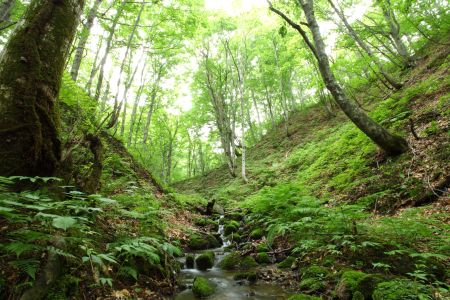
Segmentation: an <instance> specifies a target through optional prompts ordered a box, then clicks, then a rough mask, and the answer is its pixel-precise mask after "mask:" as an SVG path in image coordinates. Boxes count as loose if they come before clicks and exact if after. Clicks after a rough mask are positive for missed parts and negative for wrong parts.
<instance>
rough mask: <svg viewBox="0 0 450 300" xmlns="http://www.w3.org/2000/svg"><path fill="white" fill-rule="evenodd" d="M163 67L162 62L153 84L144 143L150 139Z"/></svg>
mask: <svg viewBox="0 0 450 300" xmlns="http://www.w3.org/2000/svg"><path fill="white" fill-rule="evenodd" d="M163 68H164V65H163V64H161V65H160V66H159V70H158V73H157V76H156V80H155V82H154V84H153V90H152V94H151V98H150V108H149V110H148V114H147V120H146V122H145V126H144V138H143V141H142V142H143V143H144V145H145V144H147V140H148V136H149V132H150V124H151V122H152V116H153V111H154V109H155V104H156V96H157V95H158V89H159V82H160V81H161V78H162V75H163Z"/></svg>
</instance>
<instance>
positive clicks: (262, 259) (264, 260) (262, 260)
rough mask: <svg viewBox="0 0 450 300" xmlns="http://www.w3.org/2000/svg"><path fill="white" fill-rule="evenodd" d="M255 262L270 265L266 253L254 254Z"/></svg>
mask: <svg viewBox="0 0 450 300" xmlns="http://www.w3.org/2000/svg"><path fill="white" fill-rule="evenodd" d="M255 260H256V262H257V263H258V264H270V263H271V262H272V260H271V259H270V256H269V254H267V253H266V252H261V253H258V254H256V257H255Z"/></svg>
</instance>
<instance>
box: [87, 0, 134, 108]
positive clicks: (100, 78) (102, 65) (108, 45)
mask: <svg viewBox="0 0 450 300" xmlns="http://www.w3.org/2000/svg"><path fill="white" fill-rule="evenodd" d="M126 3H127V0H123V1H122V3H121V4H120V6H119V8H118V10H117V12H116V16H115V17H114V20H113V23H112V26H111V28H110V30H109V35H108V39H107V40H106V48H105V53H104V54H103V57H102V59H101V61H100V65H99V69H100V74H99V75H98V81H97V88H96V89H95V96H94V98H95V100H96V101H98V100H99V99H100V93H101V91H102V86H103V79H104V78H103V77H104V76H105V65H106V59H107V58H108V55H109V52H110V51H111V46H112V40H113V37H114V33H115V30H116V27H117V23H118V22H119V19H120V16H121V15H122V12H123V9H124V7H125V4H126Z"/></svg>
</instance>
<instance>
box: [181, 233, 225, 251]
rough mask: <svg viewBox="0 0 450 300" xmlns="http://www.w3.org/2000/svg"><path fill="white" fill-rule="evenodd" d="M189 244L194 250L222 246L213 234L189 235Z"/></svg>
mask: <svg viewBox="0 0 450 300" xmlns="http://www.w3.org/2000/svg"><path fill="white" fill-rule="evenodd" d="M188 246H189V248H190V249H192V250H205V249H211V248H217V247H220V242H219V241H218V240H217V238H216V237H215V236H213V235H212V234H208V235H203V234H202V235H200V234H198V233H194V234H192V235H191V236H190V237H189V241H188Z"/></svg>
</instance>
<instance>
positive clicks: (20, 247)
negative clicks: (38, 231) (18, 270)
mask: <svg viewBox="0 0 450 300" xmlns="http://www.w3.org/2000/svg"><path fill="white" fill-rule="evenodd" d="M4 249H5V250H6V251H9V252H13V253H14V254H15V255H16V257H17V258H19V257H20V255H22V254H24V253H28V252H31V251H35V250H38V249H40V247H39V246H37V245H34V244H29V243H23V242H19V241H16V242H12V243H9V244H7V245H6V246H5V247H4Z"/></svg>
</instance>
